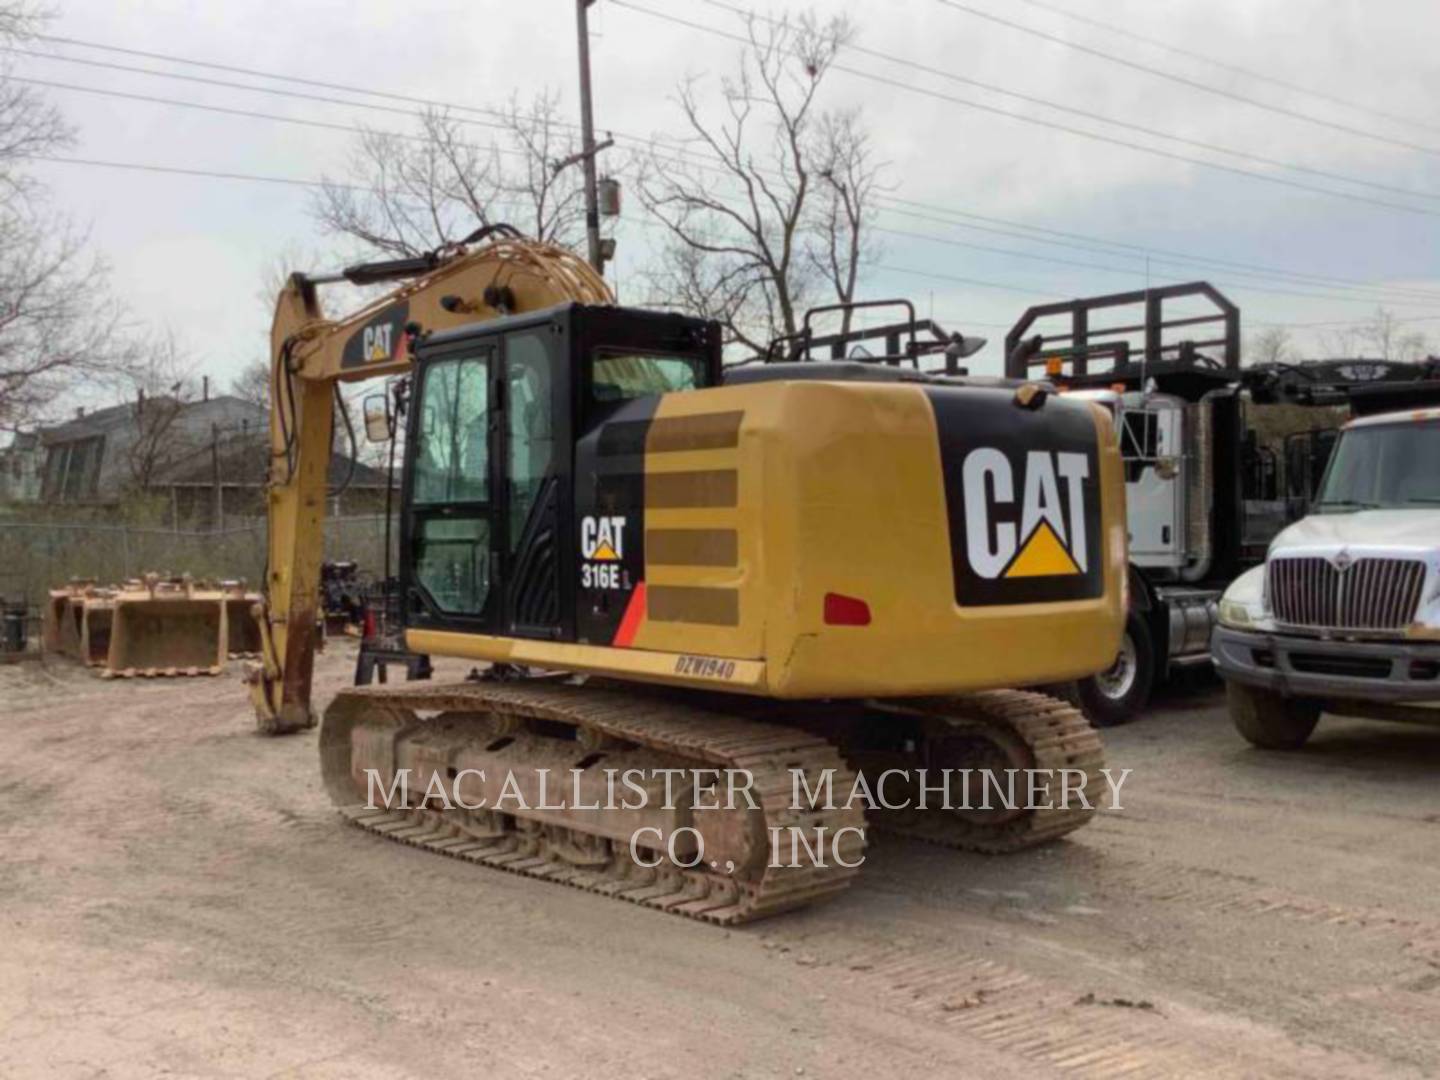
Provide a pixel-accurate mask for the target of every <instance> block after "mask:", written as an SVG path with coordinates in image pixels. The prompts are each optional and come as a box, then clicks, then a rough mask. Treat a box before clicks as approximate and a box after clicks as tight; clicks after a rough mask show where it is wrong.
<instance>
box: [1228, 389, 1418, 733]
mask: <svg viewBox="0 0 1440 1080" xmlns="http://www.w3.org/2000/svg"><path fill="white" fill-rule="evenodd" d="M1211 651H1212V655H1213V658H1214V663H1215V667H1216V669H1217V670H1218V671H1219V673H1220V675H1221V677H1222V678H1224V680H1225V683H1226V691H1227V695H1228V698H1229V704H1230V715H1231V717H1232V719H1233V720H1234V722H1235V726H1236V728H1237V729H1238V730H1239V732H1240V734H1241V735H1243V736H1244V737H1245V738H1246V739H1248V740H1249V741H1250V742H1251V743H1253V744H1254V745H1256V746H1260V747H1264V748H1267V749H1277V750H1289V749H1297V748H1299V747H1301V746H1303V745H1304V744H1305V742H1306V740H1307V739H1309V737H1310V734H1311V732H1313V731H1314V730H1315V725H1316V723H1317V721H1318V720H1319V719H1320V715H1321V713H1322V712H1324V713H1339V714H1341V715H1345V716H1361V717H1369V718H1374V719H1382V720H1398V721H1407V722H1414V723H1422V724H1430V725H1436V726H1440V408H1411V409H1408V410H1405V411H1396V412H1386V413H1381V414H1379V415H1374V416H1365V417H1362V418H1360V419H1357V420H1354V421H1352V422H1351V423H1349V424H1348V425H1347V426H1346V427H1345V429H1344V431H1343V432H1342V434H1341V436H1340V439H1339V442H1338V443H1337V444H1336V447H1335V450H1334V452H1333V454H1332V456H1331V459H1330V465H1329V469H1328V471H1327V472H1326V474H1325V479H1324V481H1323V483H1322V485H1321V489H1320V493H1319V496H1318V498H1317V499H1316V501H1315V503H1314V505H1313V507H1312V510H1311V513H1310V514H1309V515H1308V516H1307V517H1305V518H1303V519H1302V520H1300V521H1297V522H1296V523H1295V524H1293V525H1291V526H1289V527H1288V528H1286V529H1285V530H1283V531H1282V532H1281V533H1280V534H1279V535H1278V536H1276V537H1275V540H1274V541H1273V542H1272V543H1271V545H1270V549H1269V552H1268V554H1267V555H1266V558H1265V562H1264V564H1263V565H1261V566H1256V567H1254V568H1253V569H1251V570H1248V571H1246V572H1245V573H1243V574H1241V575H1240V576H1239V577H1238V578H1236V579H1235V581H1234V582H1232V583H1231V585H1230V587H1229V588H1228V589H1226V590H1225V593H1224V596H1223V597H1222V598H1221V600H1220V605H1219V624H1218V625H1217V626H1216V628H1215V631H1214V635H1213V640H1212V644H1211Z"/></svg>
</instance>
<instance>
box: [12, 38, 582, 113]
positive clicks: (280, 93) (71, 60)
mask: <svg viewBox="0 0 1440 1080" xmlns="http://www.w3.org/2000/svg"><path fill="white" fill-rule="evenodd" d="M0 53H12V54H14V55H17V56H25V57H29V58H31V59H34V60H56V61H59V62H61V63H65V64H80V65H83V66H85V67H93V68H102V69H104V70H106V71H123V72H126V73H127V74H131V75H150V76H154V77H157V78H162V79H177V80H180V81H181V82H189V83H198V84H200V85H202V86H219V87H223V88H225V89H227V90H247V91H249V92H251V93H254V94H271V95H273V96H275V97H285V98H296V99H299V100H301V101H316V102H320V103H321V104H325V105H342V106H345V107H346V108H356V109H370V110H372V111H375V112H384V113H391V114H399V115H400V116H407V117H412V118H413V117H415V116H417V115H419V114H417V113H416V112H415V111H414V110H413V109H402V108H399V107H398V106H394V105H378V104H376V103H375V102H373V101H346V100H345V99H343V98H333V97H324V96H322V95H320V94H305V93H301V92H299V91H296V90H281V89H279V88H277V87H273V86H250V85H248V84H246V83H237V82H229V81H228V80H225V79H211V78H207V77H205V76H203V75H182V74H180V73H179V72H176V71H156V70H155V69H153V68H143V67H133V66H131V65H128V64H114V63H111V62H109V61H106V60H87V59H85V58H84V57H80V56H55V55H52V54H50V53H42V52H35V51H33V50H31V49H17V48H15V47H13V46H0ZM457 122H458V123H461V124H473V125H475V126H477V127H488V128H495V129H499V130H508V129H507V127H506V125H505V124H502V123H500V122H498V121H487V120H472V119H458V118H457ZM561 126H563V125H561Z"/></svg>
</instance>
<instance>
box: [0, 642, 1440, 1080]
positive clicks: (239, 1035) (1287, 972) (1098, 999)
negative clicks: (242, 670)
mask: <svg viewBox="0 0 1440 1080" xmlns="http://www.w3.org/2000/svg"><path fill="white" fill-rule="evenodd" d="M352 656H353V654H352V653H350V652H349V651H348V650H346V649H344V648H341V649H336V650H333V651H332V652H331V653H330V654H329V655H327V656H325V657H324V658H323V659H322V661H321V670H320V679H319V695H318V696H319V697H320V698H321V699H322V700H323V699H325V698H327V697H328V695H329V694H331V693H333V692H334V691H335V690H336V689H337V688H338V687H339V686H341V685H342V684H343V683H344V681H345V679H346V676H347V675H348V673H349V670H350V664H351V662H352ZM448 674H450V675H451V676H454V675H456V674H458V672H455V671H454V670H451V671H449V672H448ZM1107 744H1108V748H1109V754H1110V758H1111V764H1112V765H1114V766H1117V767H1122V768H1131V769H1133V770H1134V774H1133V775H1132V777H1131V778H1130V780H1129V781H1128V782H1127V784H1126V786H1125V788H1124V799H1123V807H1124V808H1123V810H1121V811H1115V812H1109V813H1106V814H1105V815H1103V816H1102V817H1101V818H1100V819H1098V820H1097V821H1096V822H1095V823H1094V824H1092V825H1091V826H1090V827H1088V828H1086V829H1084V830H1082V831H1081V832H1079V833H1076V834H1074V835H1073V836H1072V837H1071V838H1070V839H1067V840H1065V841H1062V842H1060V843H1058V844H1055V845H1052V846H1051V847H1049V848H1046V849H1042V850H1040V851H1036V852H1032V853H1029V854H1026V855H1021V856H1014V857H1008V858H998V859H995V858H992V859H987V858H985V857H981V856H967V855H958V854H955V853H953V852H949V851H944V850H941V849H936V848H931V847H927V846H924V845H921V844H916V843H907V842H900V841H889V842H886V841H884V840H877V841H876V842H875V843H874V845H873V846H872V848H871V850H870V853H869V854H870V857H869V860H868V862H867V864H866V866H865V870H864V873H863V875H862V877H861V879H860V881H859V882H858V883H857V885H856V886H855V887H854V888H853V889H851V890H850V892H849V893H848V894H846V895H845V896H844V897H842V898H841V899H839V900H837V901H835V902H832V903H830V904H829V905H827V906H823V907H819V908H815V909H811V910H809V911H805V912H802V913H799V914H794V915H789V916H782V917H780V918H778V919H774V920H771V921H768V922H764V923H760V924H757V925H754V926H753V927H749V928H745V929H739V930H733V931H726V930H719V929H715V928H712V927H709V926H706V925H702V924H698V923H693V922H689V921H686V920H683V919H680V918H676V917H671V916H664V915H661V914H657V913H654V912H652V911H649V910H644V909H641V908H638V907H635V906H632V905H629V904H625V903H621V902H618V901H613V900H606V899H602V898H599V897H596V896H593V895H588V894H584V893H580V892H577V891H574V890H570V889H566V888H563V887H559V886H554V885H547V884H544V883H540V882H535V881H532V880H529V879H524V878H518V877H513V876H509V875H505V874H501V873H498V872H495V871H490V870H485V869H482V868H478V867H475V866H472V865H468V864H465V863H462V862H460V861H458V860H453V859H444V858H440V857H437V856H435V855H432V854H428V853H426V852H422V851H418V850H415V849H411V848H406V847H403V846H401V845H398V844H393V843H388V842H386V841H384V840H381V839H378V838H376V837H373V836H370V835H367V834H364V833H362V832H360V831H359V830H357V829H354V828H350V827H347V826H345V825H343V824H342V823H341V821H340V820H339V818H338V817H337V816H336V815H335V814H334V813H333V812H332V810H331V808H330V806H329V804H328V801H327V798H326V796H325V794H324V792H323V791H322V790H321V788H320V785H319V782H318V778H317V765H316V753H315V734H314V732H311V733H308V734H306V735H302V736H296V737H291V738H285V739H264V738H260V737H258V736H256V735H254V734H253V733H252V730H251V725H250V720H249V712H248V706H247V703H246V700H245V695H244V693H243V688H242V687H241V685H240V684H239V680H238V678H237V677H236V676H235V675H230V676H226V677H225V678H223V679H218V680H216V679H211V680H204V679H192V680H177V681H172V682H102V681H100V680H97V679H94V678H92V677H91V676H90V675H88V674H86V673H84V672H83V671H79V670H77V669H75V668H73V667H71V666H69V665H64V664H58V663H57V664H51V665H47V666H44V667H42V666H40V665H38V664H25V665H13V666H9V667H5V668H0V942H3V948H0V1076H3V1077H6V1078H15V1077H40V1076H44V1077H152V1076H184V1077H190V1076H195V1077H212V1076H213V1077H261V1076H263V1077H291V1078H302V1077H303V1078H321V1077H333V1078H346V1080H350V1078H357V1077H436V1076H452V1075H453V1076H493V1077H525V1076H543V1077H578V1076H586V1077H611V1076H614V1077H633V1078H643V1077H677V1078H678V1077H795V1076H805V1077H852V1076H854V1077H891V1076H943V1077H955V1076H975V1077H1001V1078H1004V1077H1021V1076H1024V1077H1043V1076H1052V1075H1053V1076H1096V1077H1100V1076H1107V1077H1108V1076H1197V1075H1206V1076H1227V1075H1228V1076H1241V1077H1255V1076H1265V1077H1314V1076H1346V1077H1348V1076H1411V1075H1413V1076H1427V1075H1429V1076H1433V1075H1436V1074H1437V1073H1440V1039H1437V1038H1436V1037H1435V1036H1436V1032H1437V1031H1440V859H1437V853H1440V731H1424V730H1418V729H1407V728H1401V727H1391V726H1386V725H1381V724H1371V723H1364V722H1358V721H1340V720H1328V719H1327V720H1326V721H1325V722H1324V723H1323V724H1322V727H1321V729H1320V731H1319V733H1318V734H1317V736H1316V738H1315V740H1314V742H1313V744H1312V745H1311V747H1310V748H1309V749H1308V750H1307V751H1305V752H1303V753H1301V754H1299V755H1276V754H1266V753H1261V752H1259V751H1254V750H1251V749H1249V748H1247V747H1246V746H1245V745H1244V744H1243V743H1241V741H1240V740H1239V739H1238V737H1237V736H1235V734H1234V733H1233V732H1232V730H1231V729H1230V726H1229V722H1228V720H1227V719H1226V717H1225V714H1224V711H1223V708H1222V705H1221V700H1220V697H1219V694H1218V692H1217V690H1216V688H1215V685H1214V684H1213V683H1210V682H1205V681H1204V680H1201V681H1200V682H1199V683H1198V684H1197V685H1194V686H1192V687H1190V688H1189V689H1187V690H1183V691H1180V692H1176V693H1172V694H1171V695H1170V696H1169V697H1168V699H1167V700H1166V701H1164V702H1162V703H1161V705H1160V706H1159V707H1158V708H1157V709H1156V710H1155V711H1154V712H1153V713H1152V714H1151V715H1149V716H1148V717H1146V718H1145V719H1143V720H1141V721H1140V722H1138V723H1136V724H1134V725H1132V726H1130V727H1127V728H1123V729H1119V730H1116V731H1113V732H1110V733H1107Z"/></svg>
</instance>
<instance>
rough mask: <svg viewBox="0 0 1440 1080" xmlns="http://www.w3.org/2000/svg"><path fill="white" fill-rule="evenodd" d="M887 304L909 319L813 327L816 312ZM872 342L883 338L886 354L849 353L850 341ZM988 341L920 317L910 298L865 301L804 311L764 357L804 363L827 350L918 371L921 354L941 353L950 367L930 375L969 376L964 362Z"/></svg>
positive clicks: (834, 357)
mask: <svg viewBox="0 0 1440 1080" xmlns="http://www.w3.org/2000/svg"><path fill="white" fill-rule="evenodd" d="M885 307H903V308H904V309H905V312H906V314H907V316H908V317H907V318H906V320H905V321H904V322H895V323H887V324H886V325H884V326H868V327H863V328H858V329H852V330H845V331H842V332H840V333H834V334H816V333H815V330H814V327H813V326H812V325H811V322H812V320H813V319H814V318H815V316H817V315H828V314H831V313H835V312H841V313H848V314H852V315H853V314H854V313H855V312H857V311H862V310H865V309H869V308H885ZM927 335H928V337H927ZM869 341H883V342H884V348H885V351H884V353H883V354H882V355H880V356H876V355H874V354H872V353H870V352H869V351H861V352H851V353H850V355H848V356H847V355H846V352H845V349H846V346H847V345H852V344H860V345H861V349H862V350H864V345H863V343H864V342H869ZM985 341H986V339H985V338H982V337H966V336H965V335H963V334H954V333H948V332H946V330H945V329H944V328H943V327H941V326H940V324H939V323H937V322H935V320H934V319H917V318H916V317H915V305H914V304H912V303H911V302H910V301H909V300H864V301H855V302H851V303H845V304H826V305H823V306H821V307H813V308H810V309H809V310H808V311H806V312H805V320H804V323H803V324H802V326H801V329H800V330H799V332H798V333H794V334H786V335H783V336H781V337H778V338H776V339H775V340H774V341H772V342H771V343H770V347H769V348H768V349H766V350H765V355H764V357H762V358H761V359H762V360H763V362H764V363H766V364H778V363H803V362H805V361H810V360H815V359H816V356H815V353H816V351H817V350H823V351H828V353H829V355H828V356H826V357H825V358H824V359H826V360H832V361H835V360H851V361H860V362H862V363H873V364H888V365H890V366H892V367H898V366H900V365H901V364H907V363H908V364H909V365H910V366H911V367H913V368H914V369H915V370H916V371H920V370H922V369H921V368H920V357H922V356H936V355H942V356H944V358H945V366H944V367H940V368H929V369H925V372H926V374H931V375H968V374H969V369H967V368H964V367H962V366H960V361H961V360H964V359H966V358H967V357H970V356H974V355H975V354H976V353H977V352H979V351H980V350H981V349H983V348H984V347H985Z"/></svg>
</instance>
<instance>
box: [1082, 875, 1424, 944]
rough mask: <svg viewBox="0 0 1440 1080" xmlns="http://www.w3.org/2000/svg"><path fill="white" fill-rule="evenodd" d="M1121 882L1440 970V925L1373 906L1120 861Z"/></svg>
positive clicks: (1131, 891) (1239, 878) (1153, 895)
mask: <svg viewBox="0 0 1440 1080" xmlns="http://www.w3.org/2000/svg"><path fill="white" fill-rule="evenodd" d="M1112 866H1113V869H1114V870H1115V871H1117V874H1118V876H1117V878H1116V879H1115V880H1114V881H1112V882H1107V886H1112V885H1113V887H1114V888H1116V889H1117V890H1123V891H1124V892H1125V893H1126V894H1127V895H1133V896H1136V897H1139V898H1141V899H1144V900H1150V901H1154V902H1156V903H1165V904H1172V903H1173V904H1179V905H1183V906H1184V907H1186V908H1187V909H1189V910H1192V911H1198V912H1204V913H1207V914H1214V915H1241V916H1248V917H1256V918H1260V917H1275V918H1281V919H1287V920H1291V921H1296V922H1301V923H1307V924H1310V925H1312V926H1329V927H1335V928H1338V929H1340V930H1344V931H1349V932H1353V933H1354V934H1356V935H1359V936H1363V937H1365V938H1367V939H1375V940H1384V941H1388V942H1389V943H1391V944H1394V945H1396V946H1398V947H1399V948H1400V951H1401V953H1402V955H1405V956H1408V957H1411V958H1413V959H1416V960H1420V961H1422V962H1424V963H1427V964H1430V965H1431V966H1433V967H1436V968H1440V923H1437V922H1434V921H1431V920H1427V919H1421V918H1415V917H1412V916H1407V915H1401V914H1397V913H1396V912H1393V911H1389V910H1387V909H1386V908H1383V907H1378V906H1373V905H1355V904H1340V903H1336V902H1334V901H1331V900H1324V899H1321V898H1319V897H1314V896H1305V895H1303V894H1300V893H1296V892H1292V891H1290V890H1287V889H1283V888H1279V887H1276V886H1272V885H1267V884H1265V883H1264V882H1261V881H1258V880H1256V879H1254V878H1249V877H1245V876H1243V875H1240V874H1230V873H1226V872H1225V871H1222V870H1206V869H1200V868H1196V867H1187V866H1180V865H1177V864H1174V863H1164V862H1153V861H1139V860H1129V859H1125V858H1122V857H1115V858H1114V859H1113V861H1112Z"/></svg>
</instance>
